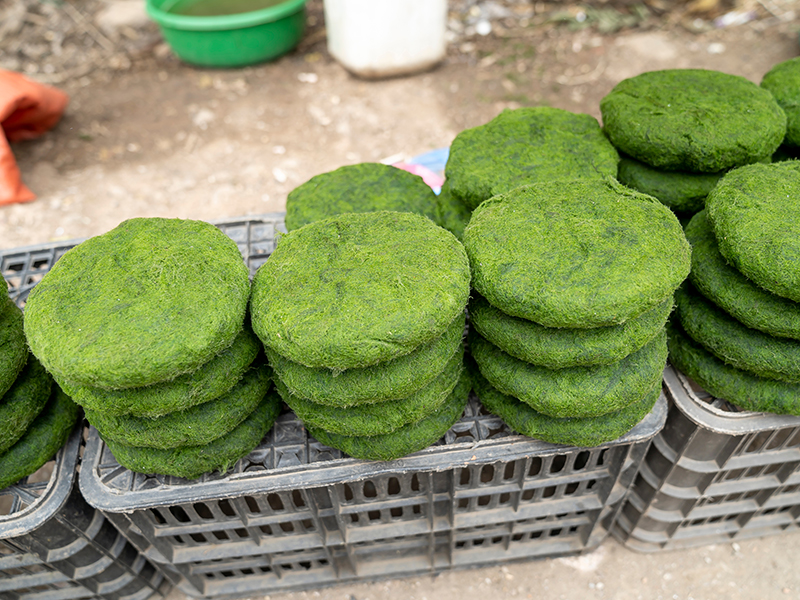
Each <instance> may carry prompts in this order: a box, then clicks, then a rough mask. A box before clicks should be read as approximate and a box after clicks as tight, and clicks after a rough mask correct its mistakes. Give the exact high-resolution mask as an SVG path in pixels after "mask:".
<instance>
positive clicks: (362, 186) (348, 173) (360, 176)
mask: <svg viewBox="0 0 800 600" xmlns="http://www.w3.org/2000/svg"><path fill="white" fill-rule="evenodd" d="M376 210H395V211H401V212H412V213H416V214H418V215H423V216H426V217H429V218H431V219H434V217H435V211H436V194H434V193H433V190H432V189H431V188H430V187H428V185H427V184H426V183H425V182H424V181H423V180H422V177H420V176H418V175H414V174H413V173H409V172H408V171H404V170H402V169H398V168H397V167H392V166H389V165H383V164H380V163H361V164H357V165H348V166H345V167H341V168H339V169H336V170H335V171H330V172H328V173H322V174H321V175H317V176H315V177H312V178H311V179H310V180H308V181H307V182H306V183H304V184H303V185H301V186H299V187H296V188H295V189H294V190H292V191H291V192H290V193H289V196H288V197H287V198H286V229H287V230H288V231H292V230H294V229H298V228H300V227H302V226H303V225H307V224H308V223H313V222H314V221H319V220H320V219H325V218H327V217H332V216H334V215H340V214H342V213H352V212H355V213H363V212H372V211H376Z"/></svg>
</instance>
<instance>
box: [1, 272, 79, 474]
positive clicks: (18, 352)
mask: <svg viewBox="0 0 800 600" xmlns="http://www.w3.org/2000/svg"><path fill="white" fill-rule="evenodd" d="M77 418H78V407H77V406H75V404H74V403H73V402H72V401H71V400H70V399H69V398H67V397H66V396H65V395H64V394H63V393H61V390H59V389H58V386H54V385H53V380H52V378H51V377H50V375H48V374H47V372H46V371H45V370H44V368H43V367H42V365H41V364H40V363H39V361H37V360H36V358H34V357H33V356H30V355H29V353H28V346H27V344H26V343H25V333H24V330H23V324H22V311H21V310H20V309H19V308H18V307H17V305H16V304H14V303H13V302H12V301H11V299H10V298H9V297H8V293H7V289H6V287H5V284H3V286H2V289H0V489H2V488H4V487H6V486H9V485H11V484H12V483H15V482H16V481H18V480H19V479H21V478H22V477H25V476H26V475H30V474H31V473H33V472H34V471H36V470H37V469H38V468H39V467H41V466H42V465H43V464H44V463H46V462H47V461H48V460H50V458H51V457H52V456H53V454H55V452H56V451H57V450H58V449H59V448H60V447H61V446H63V445H64V442H65V441H66V440H67V437H68V436H69V432H70V431H71V430H72V427H73V426H74V425H75V421H76V420H77Z"/></svg>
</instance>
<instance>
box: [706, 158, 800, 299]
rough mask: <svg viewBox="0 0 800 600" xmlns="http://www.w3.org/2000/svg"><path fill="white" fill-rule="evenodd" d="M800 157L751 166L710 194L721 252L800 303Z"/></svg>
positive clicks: (770, 288) (745, 271)
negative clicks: (795, 159) (799, 158)
mask: <svg viewBox="0 0 800 600" xmlns="http://www.w3.org/2000/svg"><path fill="white" fill-rule="evenodd" d="M798 190H800V162H798V161H785V162H779V163H772V164H770V165H761V164H758V165H748V166H746V167H740V168H738V169H735V170H733V171H731V172H730V173H728V174H727V175H725V177H723V178H722V179H721V180H720V182H719V184H717V187H716V188H714V191H713V192H711V193H710V194H709V195H708V198H707V199H706V206H707V213H708V220H709V222H710V223H711V228H712V229H713V230H714V236H715V237H716V239H717V245H718V246H719V251H720V253H721V254H722V256H724V257H725V259H726V260H727V261H728V262H729V263H730V264H731V265H733V266H734V267H735V268H736V269H737V270H739V271H741V273H742V274H744V276H745V277H747V278H748V279H750V280H751V281H753V282H754V283H756V285H759V286H761V287H762V288H764V289H765V290H768V291H770V292H772V293H773V294H777V295H778V296H782V297H784V298H789V299H790V300H794V301H795V302H800V204H799V203H798V202H799V201H800V191H798Z"/></svg>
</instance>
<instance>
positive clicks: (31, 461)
mask: <svg viewBox="0 0 800 600" xmlns="http://www.w3.org/2000/svg"><path fill="white" fill-rule="evenodd" d="M78 414H79V409H78V405H77V404H75V403H74V402H73V401H72V400H70V398H69V397H68V396H67V395H66V394H64V393H63V392H62V391H61V390H60V389H58V386H53V393H52V395H51V397H50V399H49V401H48V402H47V404H46V406H45V407H44V410H42V412H41V413H39V416H37V417H36V419H35V420H34V421H33V423H32V424H31V426H30V427H29V428H28V429H27V431H25V433H24V435H23V436H22V437H21V438H20V439H19V440H18V441H17V443H16V444H14V445H13V446H11V448H9V449H8V450H7V451H5V452H3V453H0V490H1V489H3V488H5V487H8V486H9V485H11V484H12V483H16V482H17V481H19V480H20V479H22V478H23V477H25V476H26V475H30V474H31V473H33V472H35V471H36V470H38V469H39V467H41V466H42V465H44V464H45V463H46V462H47V461H48V460H50V459H51V458H52V457H53V455H54V454H55V453H56V452H57V451H58V450H59V449H60V448H61V446H63V445H64V443H65V442H66V441H67V438H68V437H69V434H70V432H71V431H72V428H73V426H74V425H75V422H76V421H77V420H78Z"/></svg>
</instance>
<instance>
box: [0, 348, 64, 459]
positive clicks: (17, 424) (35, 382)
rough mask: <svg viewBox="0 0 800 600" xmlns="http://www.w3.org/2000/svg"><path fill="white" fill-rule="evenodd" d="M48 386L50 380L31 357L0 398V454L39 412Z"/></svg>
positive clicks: (44, 400) (44, 401)
mask: <svg viewBox="0 0 800 600" xmlns="http://www.w3.org/2000/svg"><path fill="white" fill-rule="evenodd" d="M52 385H53V379H52V378H51V377H50V375H48V374H47V371H45V370H44V367H43V366H42V365H41V363H39V361H38V360H36V358H34V357H33V356H31V357H30V358H29V359H28V364H27V365H26V366H25V368H24V369H23V370H22V373H21V374H20V376H19V377H18V378H17V380H16V381H15V382H14V384H13V385H12V386H11V389H9V390H8V391H7V392H6V393H5V394H4V395H3V396H2V397H0V454H2V453H3V452H5V451H6V450H8V449H9V448H10V447H11V446H13V445H14V444H15V443H16V442H17V440H19V438H21V437H22V436H23V434H24V433H25V432H26V431H27V430H28V427H29V426H30V424H31V423H32V422H33V420H34V419H35V418H36V417H37V416H38V415H39V413H41V412H42V409H43V408H44V407H45V404H47V400H48V399H49V398H50V391H51V388H52Z"/></svg>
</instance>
